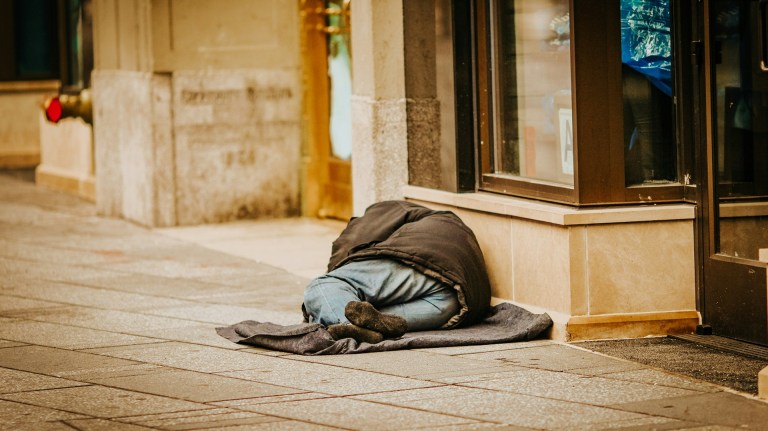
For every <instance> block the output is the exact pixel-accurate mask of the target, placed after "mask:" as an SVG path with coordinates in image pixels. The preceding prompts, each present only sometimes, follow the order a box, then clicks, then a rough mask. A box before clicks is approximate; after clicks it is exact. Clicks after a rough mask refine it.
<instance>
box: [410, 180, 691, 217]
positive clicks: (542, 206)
mask: <svg viewBox="0 0 768 431" xmlns="http://www.w3.org/2000/svg"><path fill="white" fill-rule="evenodd" d="M403 195H404V196H405V198H406V199H412V200H418V201H422V202H430V203H435V204H441V205H449V206H453V207H456V208H463V209H469V210H475V211H482V212H486V213H491V214H498V215H503V216H509V217H517V218H523V219H528V220H535V221H539V222H544V223H550V224H555V225H561V226H579V225H593V224H613V223H638V222H653V221H670V220H693V219H694V217H695V214H696V206H695V205H693V204H662V205H659V204H656V205H632V206H617V207H612V208H588V209H579V208H573V207H570V206H567V205H558V204H553V203H547V202H540V201H535V200H530V199H522V198H517V197H512V196H500V195H495V194H491V193H484V192H477V193H451V192H445V191H442V190H434V189H427V188H422V187H415V186H405V187H404V189H403Z"/></svg>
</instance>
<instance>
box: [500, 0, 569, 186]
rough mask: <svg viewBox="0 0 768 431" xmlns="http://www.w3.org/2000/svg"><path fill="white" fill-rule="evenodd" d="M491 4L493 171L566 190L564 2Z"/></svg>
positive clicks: (523, 0) (566, 27) (566, 19)
mask: <svg viewBox="0 0 768 431" xmlns="http://www.w3.org/2000/svg"><path fill="white" fill-rule="evenodd" d="M494 3H497V5H498V8H497V9H496V10H494V11H493V12H494V13H495V15H496V19H495V20H494V21H493V22H494V23H495V25H496V28H495V29H493V32H494V34H495V35H496V37H495V38H494V43H496V44H497V46H496V49H494V50H493V51H494V54H495V56H496V58H494V63H495V64H496V68H497V70H496V76H494V84H495V88H494V94H496V95H498V96H497V98H496V99H495V101H494V102H495V106H494V112H495V113H496V116H497V121H496V122H495V123H496V124H497V125H498V127H497V131H496V134H495V142H496V143H495V152H494V156H495V170H496V172H497V173H503V174H510V175H515V176H520V177H524V178H529V179H535V180H542V181H546V182H554V183H558V184H566V185H573V161H574V160H573V154H574V147H573V145H574V141H573V126H572V125H573V121H572V111H571V51H570V45H571V44H570V13H569V12H570V11H569V6H568V4H569V2H568V0H506V1H500V2H494Z"/></svg>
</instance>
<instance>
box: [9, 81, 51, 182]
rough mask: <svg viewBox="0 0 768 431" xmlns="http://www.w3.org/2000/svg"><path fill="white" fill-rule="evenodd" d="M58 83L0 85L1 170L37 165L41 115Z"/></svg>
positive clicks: (12, 83)
mask: <svg viewBox="0 0 768 431" xmlns="http://www.w3.org/2000/svg"><path fill="white" fill-rule="evenodd" d="M58 85H59V84H58V81H45V82H29V83H24V82H11V83H0V167H34V166H36V165H37V164H38V163H39V162H40V122H39V118H40V112H41V111H42V105H43V102H44V101H45V99H46V98H47V97H49V96H51V95H53V94H56V92H57V90H58Z"/></svg>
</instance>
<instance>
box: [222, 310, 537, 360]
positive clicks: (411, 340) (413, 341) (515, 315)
mask: <svg viewBox="0 0 768 431" xmlns="http://www.w3.org/2000/svg"><path fill="white" fill-rule="evenodd" d="M551 325H552V319H550V317H549V316H548V315H547V314H546V313H545V314H533V313H531V312H529V311H527V310H525V309H523V308H520V307H518V306H516V305H513V304H508V303H503V304H499V305H497V306H495V307H493V308H491V311H490V313H488V316H487V317H486V318H485V319H483V320H482V321H480V322H479V323H476V324H474V325H471V326H468V327H466V328H458V329H450V330H436V331H422V332H409V333H407V334H405V335H403V336H402V337H400V338H397V339H394V340H384V341H382V342H381V343H377V344H368V343H358V342H356V341H355V340H353V339H351V338H345V339H342V340H334V339H333V338H331V335H330V334H329V333H328V331H326V330H325V327H324V326H323V325H320V324H318V323H301V324H298V325H289V326H284V325H277V324H274V323H268V322H267V323H259V322H255V321H253V320H246V321H244V322H240V323H236V324H234V325H232V326H227V327H224V328H216V332H218V333H219V335H221V336H222V337H224V338H226V339H228V340H230V341H234V342H235V343H239V344H249V345H252V346H258V347H265V348H267V349H272V350H280V351H283V352H290V353H296V354H300V355H338V354H342V353H364V352H383V351H385V350H400V349H419V348H428V347H449V346H469V345H478V344H494V343H509V342H513V341H527V340H532V339H534V338H536V337H538V336H539V335H541V334H542V333H543V332H544V331H546V330H547V329H548V328H549V327H550V326H551Z"/></svg>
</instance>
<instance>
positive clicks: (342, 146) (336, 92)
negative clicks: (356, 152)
mask: <svg viewBox="0 0 768 431" xmlns="http://www.w3.org/2000/svg"><path fill="white" fill-rule="evenodd" d="M344 3H345V2H344V1H343V0H331V1H329V2H328V8H329V9H331V10H337V11H338V13H337V14H332V15H328V25H329V26H330V27H331V28H334V27H335V28H337V29H338V32H337V33H331V34H330V35H329V36H328V78H329V80H330V88H331V90H330V99H331V115H330V117H331V118H330V134H331V154H332V155H333V156H334V157H337V158H339V159H342V160H349V159H350V158H351V157H352V119H351V116H350V97H351V96H352V72H351V66H350V56H349V26H348V18H349V17H348V16H347V14H346V11H348V10H349V9H348V8H346V9H345V8H344Z"/></svg>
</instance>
